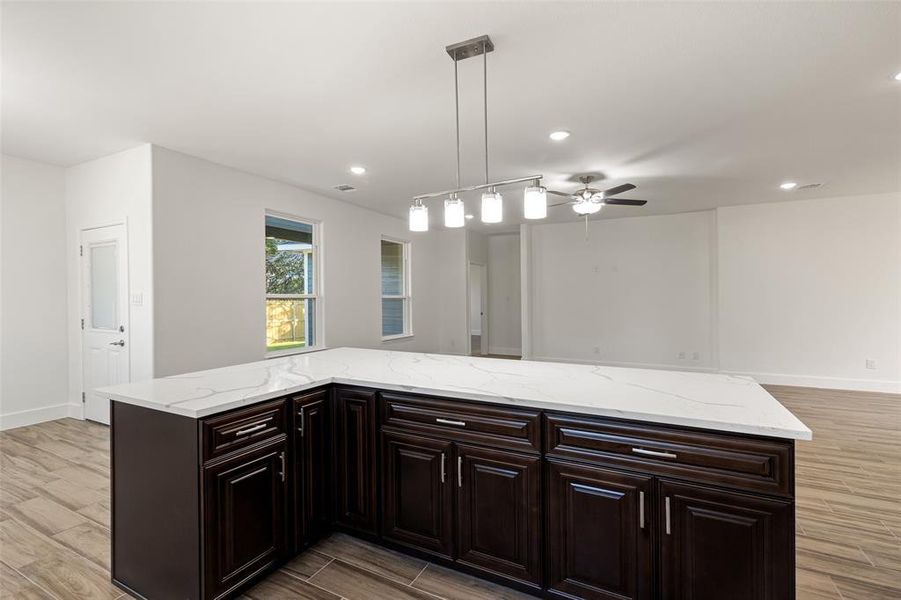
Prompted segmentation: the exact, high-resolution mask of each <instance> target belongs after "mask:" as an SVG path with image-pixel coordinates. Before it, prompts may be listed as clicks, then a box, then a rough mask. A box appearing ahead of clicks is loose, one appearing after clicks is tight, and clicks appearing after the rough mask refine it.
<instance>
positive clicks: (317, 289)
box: [263, 210, 327, 358]
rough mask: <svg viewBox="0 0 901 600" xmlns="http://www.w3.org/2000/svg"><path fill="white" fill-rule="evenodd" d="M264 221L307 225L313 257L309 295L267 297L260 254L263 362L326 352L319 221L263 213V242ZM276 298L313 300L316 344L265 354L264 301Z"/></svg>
mask: <svg viewBox="0 0 901 600" xmlns="http://www.w3.org/2000/svg"><path fill="white" fill-rule="evenodd" d="M266 217H276V218H278V219H285V220H288V221H294V222H296V223H302V224H304V225H309V226H310V227H311V228H312V238H313V240H312V243H311V249H310V253H311V254H312V261H311V262H312V265H313V282H312V285H311V293H306V294H270V293H268V292H267V291H266V256H265V253H264V254H263V314H264V321H263V356H264V358H279V357H282V356H291V355H292V354H305V353H307V352H318V351H319V350H325V349H326V348H327V346H326V345H325V327H324V319H323V314H324V312H323V298H324V294H323V285H322V280H323V276H322V265H323V264H324V263H323V257H322V254H323V252H322V246H323V244H322V221H319V220H318V219H311V218H308V217H300V216H298V215H294V214H290V213H284V212H279V211H275V210H266V211H265V213H264V215H263V239H264V240H265V239H266ZM270 298H272V299H278V298H295V299H299V300H313V336H314V339H315V341H316V343H315V344H314V345H312V346H304V347H303V348H287V349H285V350H267V349H266V339H265V338H266V322H265V310H266V301H267V300H269V299H270Z"/></svg>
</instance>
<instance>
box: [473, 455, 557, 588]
mask: <svg viewBox="0 0 901 600" xmlns="http://www.w3.org/2000/svg"><path fill="white" fill-rule="evenodd" d="M456 453H457V459H456V461H457V468H456V476H457V481H456V484H457V546H458V547H457V557H458V558H457V560H458V562H460V563H462V564H465V565H469V566H472V567H476V568H480V569H485V570H487V571H490V572H492V573H495V574H498V575H502V576H506V577H509V578H511V579H515V580H518V581H520V582H522V583H525V584H533V585H535V586H538V585H540V583H541V537H542V536H541V512H540V507H541V492H540V489H541V487H540V486H541V458H540V457H539V456H529V455H525V454H519V453H516V452H508V451H505V450H496V449H493V448H482V447H478V446H471V445H468V444H460V445H458V446H457V448H456Z"/></svg>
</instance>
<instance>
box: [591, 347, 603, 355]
mask: <svg viewBox="0 0 901 600" xmlns="http://www.w3.org/2000/svg"><path fill="white" fill-rule="evenodd" d="M591 350H592V352H594V353H595V354H600V353H601V349H600V348H598V347H597V346H595V347H594V348H592V349H591Z"/></svg>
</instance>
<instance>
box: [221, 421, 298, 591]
mask: <svg viewBox="0 0 901 600" xmlns="http://www.w3.org/2000/svg"><path fill="white" fill-rule="evenodd" d="M286 452H287V444H286V442H285V441H284V437H283V438H282V441H279V442H276V443H272V444H268V445H266V446H263V447H261V448H257V449H255V450H250V451H248V452H246V453H244V454H239V455H237V456H234V457H232V458H229V459H226V460H223V461H221V462H218V463H215V464H212V465H210V466H207V467H205V468H204V472H203V481H204V527H205V531H206V537H205V544H204V547H205V551H204V563H205V564H204V570H205V581H206V587H205V593H204V597H205V598H207V599H211V598H219V597H221V596H222V595H224V594H226V593H228V592H229V591H231V590H232V589H233V588H235V587H237V586H239V585H240V584H242V583H243V582H244V581H245V580H246V579H247V578H249V577H252V576H253V575H254V574H256V573H259V572H262V571H264V570H266V569H268V568H269V567H270V566H272V565H273V564H275V563H276V561H278V560H279V559H280V558H282V557H283V555H284V553H285V536H286V531H287V513H286V496H287V493H286V492H287V486H286V479H287V471H286V469H287V462H286V456H285V454H286Z"/></svg>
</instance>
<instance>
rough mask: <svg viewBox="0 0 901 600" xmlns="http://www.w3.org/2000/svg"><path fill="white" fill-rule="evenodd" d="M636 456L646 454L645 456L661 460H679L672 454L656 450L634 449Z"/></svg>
mask: <svg viewBox="0 0 901 600" xmlns="http://www.w3.org/2000/svg"><path fill="white" fill-rule="evenodd" d="M632 452H634V453H635V454H644V455H645V456H657V457H660V458H677V456H676V455H675V454H673V453H672V452H658V451H656V450H645V449H644V448H632Z"/></svg>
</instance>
